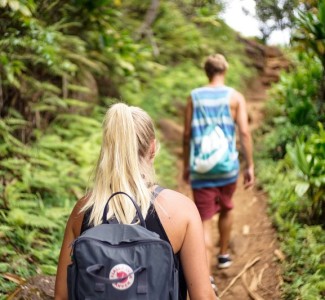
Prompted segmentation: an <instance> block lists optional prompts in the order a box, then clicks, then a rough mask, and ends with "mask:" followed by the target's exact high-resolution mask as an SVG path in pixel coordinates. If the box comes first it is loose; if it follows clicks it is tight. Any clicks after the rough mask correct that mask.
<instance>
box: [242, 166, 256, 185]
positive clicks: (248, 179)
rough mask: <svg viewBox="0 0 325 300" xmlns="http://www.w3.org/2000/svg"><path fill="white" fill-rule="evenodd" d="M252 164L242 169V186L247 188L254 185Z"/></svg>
mask: <svg viewBox="0 0 325 300" xmlns="http://www.w3.org/2000/svg"><path fill="white" fill-rule="evenodd" d="M254 182H255V176H254V166H251V167H248V168H246V169H245V171H244V188H245V189H248V188H250V187H252V186H253V185H254Z"/></svg>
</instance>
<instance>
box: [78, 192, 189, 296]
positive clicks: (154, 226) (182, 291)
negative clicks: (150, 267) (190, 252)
mask: <svg viewBox="0 0 325 300" xmlns="http://www.w3.org/2000/svg"><path fill="white" fill-rule="evenodd" d="M162 189H163V188H161V187H158V188H156V190H155V192H154V196H153V199H154V198H156V196H157V195H158V193H159V192H160V191H161V190H162ZM91 210H92V208H91V207H90V208H89V209H88V210H87V211H86V212H85V215H84V218H83V220H82V225H81V230H80V234H82V233H83V232H84V231H85V230H87V229H89V228H91V227H93V226H92V225H91V224H89V218H90V214H91ZM145 221H146V226H147V229H148V230H150V231H153V232H155V233H157V234H159V236H160V238H161V239H162V240H164V241H166V242H168V243H169V244H171V243H170V241H169V239H168V236H167V234H166V231H165V229H164V227H163V226H162V224H161V222H160V219H159V216H158V214H157V212H156V210H155V208H154V206H153V204H151V205H150V207H149V210H148V214H147V217H146V219H145ZM174 257H175V260H176V266H177V265H178V274H179V297H178V299H179V300H186V298H187V286H186V281H185V277H184V272H183V268H182V265H181V263H180V257H179V253H177V254H175V256H174Z"/></svg>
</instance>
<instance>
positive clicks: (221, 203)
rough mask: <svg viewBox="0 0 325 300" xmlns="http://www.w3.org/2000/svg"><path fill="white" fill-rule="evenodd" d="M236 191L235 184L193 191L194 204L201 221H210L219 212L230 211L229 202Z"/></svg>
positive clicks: (231, 204) (230, 204)
mask: <svg viewBox="0 0 325 300" xmlns="http://www.w3.org/2000/svg"><path fill="white" fill-rule="evenodd" d="M235 189H236V182H234V183H230V184H227V185H225V186H220V187H209V188H200V189H193V196H194V202H195V204H196V206H197V209H198V211H199V213H200V216H201V219H202V221H205V220H209V219H211V218H212V217H213V216H214V215H215V214H216V213H218V212H220V211H227V210H231V209H232V208H233V207H234V205H233V203H232V201H231V198H232V195H233V194H234V192H235Z"/></svg>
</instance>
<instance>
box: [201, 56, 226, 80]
mask: <svg viewBox="0 0 325 300" xmlns="http://www.w3.org/2000/svg"><path fill="white" fill-rule="evenodd" d="M227 69H228V62H227V60H226V59H225V57H224V56H223V55H221V54H212V55H210V56H209V57H208V58H207V59H206V61H205V63H204V70H205V73H206V74H207V76H208V78H209V79H211V78H212V77H213V76H214V75H217V74H223V73H225V72H226V71H227Z"/></svg>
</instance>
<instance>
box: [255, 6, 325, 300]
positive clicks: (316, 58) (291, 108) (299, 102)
mask: <svg viewBox="0 0 325 300" xmlns="http://www.w3.org/2000/svg"><path fill="white" fill-rule="evenodd" d="M305 4H308V5H307V6H309V7H305V9H304V11H298V13H297V14H296V17H295V18H294V19H293V24H292V43H291V45H292V47H291V48H289V49H288V50H290V54H291V55H290V56H291V60H292V62H293V64H294V72H291V73H289V74H282V76H281V79H280V82H278V83H277V84H276V85H274V86H273V87H272V89H271V90H270V91H269V99H270V101H269V102H268V103H267V109H266V116H267V119H266V120H265V125H264V126H263V128H262V129H261V130H260V133H259V134H260V137H259V138H261V142H262V143H259V145H262V146H261V147H260V149H259V148H258V150H259V151H258V155H257V156H258V179H259V180H260V183H261V185H262V186H263V188H264V189H265V190H266V191H267V192H268V195H269V203H270V215H271V216H272V218H273V221H274V224H275V225H276V227H277V230H278V236H279V239H280V241H281V245H282V249H283V251H284V253H285V255H286V258H285V261H284V262H283V270H284V275H283V279H284V285H283V298H284V299H292V300H293V299H311V300H318V299H319V300H320V299H324V297H325V233H324V227H325V130H324V124H325V114H324V112H325V110H324V109H325V77H324V76H325V1H324V0H322V1H306V2H305Z"/></svg>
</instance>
